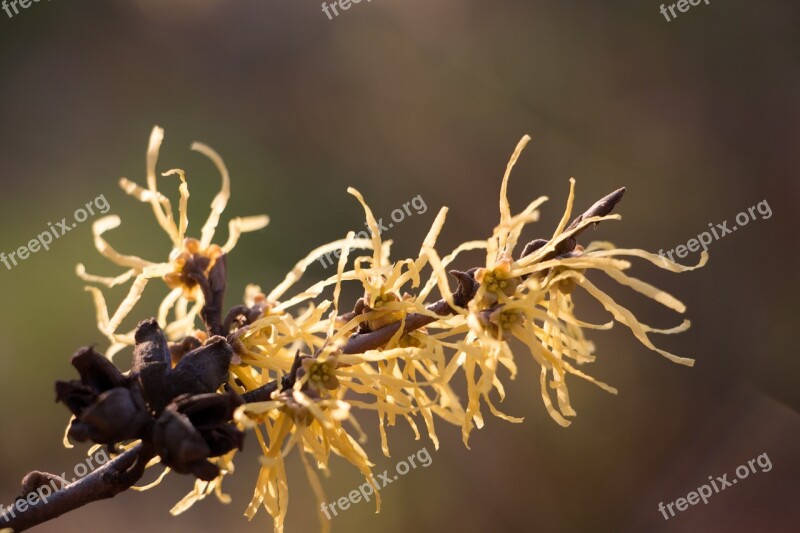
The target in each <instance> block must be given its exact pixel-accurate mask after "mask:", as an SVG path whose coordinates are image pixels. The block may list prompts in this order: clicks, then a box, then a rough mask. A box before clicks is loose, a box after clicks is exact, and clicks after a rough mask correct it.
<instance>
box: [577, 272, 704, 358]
mask: <svg viewBox="0 0 800 533" xmlns="http://www.w3.org/2000/svg"><path fill="white" fill-rule="evenodd" d="M578 283H579V284H580V286H581V287H583V288H584V289H586V292H588V293H589V294H591V295H592V296H593V297H594V298H595V299H596V300H597V301H598V302H600V304H601V305H602V306H603V307H605V308H606V310H607V311H608V312H609V313H611V314H612V315H613V316H614V318H615V319H616V320H617V321H619V322H621V323H623V324H625V325H626V326H628V328H630V330H631V332H632V333H633V335H634V336H635V337H636V338H637V339H639V342H641V343H642V344H644V345H645V346H647V347H648V348H650V349H651V350H653V351H654V352H658V353H660V354H661V355H663V356H664V357H666V358H667V359H669V360H670V361H672V362H674V363H678V364H681V365H686V366H693V365H694V359H690V358H687V357H679V356H677V355H674V354H671V353H669V352H667V351H665V350H661V349H659V348H656V347H655V346H654V345H653V343H652V342H651V341H650V338H649V337H648V336H647V332H646V331H645V329H644V328H643V327H642V324H640V323H639V321H638V320H637V319H636V317H635V316H634V315H633V313H631V312H630V311H628V310H627V309H625V308H624V307H622V306H621V305H619V304H617V303H616V302H615V301H614V300H613V299H612V298H611V297H610V296H609V295H607V294H606V293H604V292H603V291H601V290H600V289H598V288H597V287H595V286H594V285H593V284H592V283H591V282H590V281H589V280H587V279H585V278H584V279H581V280H580V281H579V282H578Z"/></svg>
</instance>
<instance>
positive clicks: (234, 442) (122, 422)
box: [56, 319, 244, 481]
mask: <svg viewBox="0 0 800 533" xmlns="http://www.w3.org/2000/svg"><path fill="white" fill-rule="evenodd" d="M232 356H233V350H232V349H231V348H230V346H228V343H227V342H226V341H225V339H224V338H222V337H211V338H210V339H209V340H208V341H207V342H206V343H205V344H204V345H202V346H199V347H197V348H195V349H194V350H191V351H189V352H188V353H186V354H185V355H183V356H182V357H181V358H180V360H179V361H178V362H177V364H176V365H175V366H174V367H173V366H172V355H171V353H170V350H169V346H168V344H167V339H166V337H165V336H164V333H163V331H162V330H161V328H160V327H159V325H158V323H157V322H156V321H155V320H153V319H150V320H145V321H144V322H142V323H141V324H139V326H138V328H137V330H136V348H135V350H134V360H133V368H132V369H131V371H130V373H129V375H127V376H125V375H123V374H122V372H120V370H119V369H118V368H117V367H116V366H115V365H114V364H113V363H112V362H111V361H109V360H108V359H107V358H106V357H105V356H103V355H101V354H99V353H97V352H96V351H95V350H94V349H92V348H83V349H82V350H80V351H79V352H78V353H76V354H75V355H74V356H73V357H72V365H73V366H74V367H75V368H76V369H77V370H78V373H79V374H80V380H73V381H59V382H57V383H56V399H57V401H59V402H62V403H64V404H65V405H66V406H67V407H68V408H69V410H70V411H72V414H73V415H74V416H75V418H74V420H73V421H72V425H71V426H70V428H69V437H70V438H71V439H73V440H75V441H78V442H85V441H92V442H95V443H98V444H105V445H107V446H109V447H112V449H113V451H116V450H115V449H114V448H115V447H116V446H117V445H118V444H120V443H123V442H126V441H131V440H141V441H142V443H143V447H144V448H145V449H150V450H152V452H151V454H155V455H158V456H159V457H160V458H161V462H162V464H164V465H165V466H168V467H170V468H171V469H172V470H174V471H176V472H179V473H184V474H189V473H191V474H194V475H195V476H197V477H198V478H200V479H202V480H205V481H210V480H212V479H214V478H216V477H217V476H218V475H219V473H220V472H219V467H218V466H217V465H215V464H213V463H211V462H210V461H209V460H208V459H209V458H212V457H218V456H220V455H224V454H226V453H228V452H229V451H231V450H233V449H235V448H238V449H241V448H242V442H243V438H244V434H243V433H242V432H241V431H240V430H239V429H238V428H236V426H235V425H234V424H233V423H231V419H232V417H233V412H234V411H235V409H236V408H237V407H238V406H239V405H241V404H242V400H241V398H240V397H239V396H238V395H237V394H236V393H234V392H227V393H225V394H219V393H217V392H216V391H217V390H218V389H219V388H220V387H221V386H222V384H223V383H225V382H226V381H227V379H228V366H229V365H230V362H231V358H232ZM151 454H150V455H151Z"/></svg>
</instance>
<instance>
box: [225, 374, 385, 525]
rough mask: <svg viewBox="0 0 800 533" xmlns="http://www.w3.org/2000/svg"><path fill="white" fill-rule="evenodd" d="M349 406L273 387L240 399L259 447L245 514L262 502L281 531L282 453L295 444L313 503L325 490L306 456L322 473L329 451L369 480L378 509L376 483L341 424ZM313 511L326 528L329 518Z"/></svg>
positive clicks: (284, 502) (285, 495) (322, 499)
mask: <svg viewBox="0 0 800 533" xmlns="http://www.w3.org/2000/svg"><path fill="white" fill-rule="evenodd" d="M349 410H350V406H349V405H348V404H347V403H345V402H342V401H340V400H335V399H327V400H326V399H319V398H313V397H310V396H308V395H307V394H305V393H304V392H301V391H300V390H297V389H293V390H289V391H284V392H282V393H276V395H275V399H273V400H270V401H267V402H259V403H251V404H246V405H243V406H242V407H241V408H240V411H239V413H238V415H237V417H238V420H239V421H240V422H241V423H243V424H244V425H247V426H251V427H253V428H254V429H255V432H256V436H257V437H258V441H259V444H260V445H261V449H262V452H263V457H262V461H261V463H262V465H261V471H260V473H259V476H258V482H257V484H256V489H255V493H254V495H253V499H252V501H251V502H250V506H249V507H248V508H247V511H246V512H245V515H246V516H247V517H248V518H250V519H252V518H253V517H254V516H255V514H256V512H258V509H259V507H261V506H262V505H263V506H264V508H265V509H266V510H267V512H268V513H269V514H270V515H271V516H272V518H273V520H274V522H275V533H281V532H283V530H284V520H285V518H286V511H287V503H288V482H287V478H286V467H285V463H284V459H285V458H286V456H287V455H288V454H289V453H290V452H291V451H292V450H293V449H294V448H295V447H297V448H299V453H300V458H301V460H302V462H303V465H304V467H305V471H306V475H307V476H308V479H309V482H310V484H311V487H312V488H313V490H314V495H315V497H316V499H317V509H321V506H322V504H323V503H324V502H325V495H324V492H323V490H322V484H321V482H320V480H319V476H318V475H317V472H316V470H315V469H314V468H313V466H312V465H311V463H309V461H308V457H307V456H311V457H312V458H313V459H314V461H315V464H314V466H316V469H317V470H320V471H322V472H323V473H325V474H327V472H328V461H329V459H330V455H331V452H333V453H335V454H336V455H339V456H341V457H344V458H345V459H346V460H347V461H349V462H350V463H351V464H352V465H353V466H355V467H356V468H358V470H359V471H360V472H361V473H362V474H363V475H364V478H365V479H366V480H367V482H369V483H371V484H372V485H373V488H374V489H375V495H376V500H375V504H376V508H377V510H378V511H379V510H380V493H379V490H378V489H379V488H378V486H377V484H376V483H375V482H374V480H373V476H372V469H371V467H372V466H374V465H373V464H372V463H371V462H370V461H369V458H368V457H367V454H366V452H365V451H364V450H363V448H361V446H360V445H359V444H358V442H357V441H356V439H354V438H353V437H352V436H351V435H350V434H349V433H348V432H347V431H346V430H345V428H344V426H343V424H342V423H343V422H344V421H346V420H350V421H351V422H353V423H354V424H355V420H354V419H352V418H350V414H349ZM262 426H263V427H262ZM356 427H357V426H356ZM359 431H360V429H359ZM317 513H318V515H319V519H320V524H321V531H323V532H327V531H330V522H329V520H328V519H327V518H326V517H325V516H324V515H323V514H322V511H321V510H318V511H317Z"/></svg>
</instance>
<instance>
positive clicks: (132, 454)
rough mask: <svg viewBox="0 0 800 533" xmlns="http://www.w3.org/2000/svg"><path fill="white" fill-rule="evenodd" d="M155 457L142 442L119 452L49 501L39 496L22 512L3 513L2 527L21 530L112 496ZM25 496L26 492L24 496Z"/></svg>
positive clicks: (134, 477)
mask: <svg viewBox="0 0 800 533" xmlns="http://www.w3.org/2000/svg"><path fill="white" fill-rule="evenodd" d="M148 456H149V457H148ZM152 457H153V455H152V452H149V451H147V450H144V448H143V447H142V445H141V444H139V445H137V446H135V447H134V448H131V449H130V450H128V451H126V452H123V453H122V454H120V455H118V456H117V457H115V458H114V459H112V460H110V461H109V462H108V463H106V464H104V465H103V466H101V467H100V468H98V469H97V470H95V471H94V472H92V473H91V474H88V475H87V476H85V477H83V478H81V479H79V480H78V481H75V482H74V483H71V484H70V485H67V486H66V487H64V488H62V489H61V490H59V491H57V492H54V493H53V494H52V495H51V496H50V497H48V498H47V500H46V501H45V500H42V499H39V501H38V502H37V503H35V504H34V505H27V508H26V509H24V510H23V511H19V510H18V508H16V509H15V508H12V509H9V510H8V511H7V512H6V513H5V514H2V513H0V529H2V528H11V529H13V530H14V532H15V533H18V532H20V531H25V530H26V529H30V528H32V527H34V526H37V525H39V524H42V523H44V522H47V521H48V520H52V519H54V518H56V517H59V516H61V515H63V514H64V513H68V512H70V511H74V510H75V509H78V508H79V507H83V506H84V505H86V504H88V503H91V502H94V501H97V500H103V499H107V498H113V497H114V496H116V495H117V494H119V493H120V492H123V491H125V490H128V489H129V488H131V487H132V486H133V484H134V483H136V482H137V481H139V479H140V478H141V477H142V474H143V473H144V467H145V465H146V464H147V462H148V461H149V460H150V459H151V458H152ZM27 477H28V476H26V478H27ZM25 496H26V495H23V496H22V497H21V498H24V497H25ZM12 513H13V514H12Z"/></svg>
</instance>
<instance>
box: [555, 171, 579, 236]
mask: <svg viewBox="0 0 800 533" xmlns="http://www.w3.org/2000/svg"><path fill="white" fill-rule="evenodd" d="M574 202H575V178H570V179H569V196H568V197H567V207H566V209H564V215H563V216H562V217H561V221H560V222H559V223H558V227H556V230H555V231H554V232H553V239H555V238H556V237H558V236H559V235H560V234H561V232H562V231H564V228H566V227H567V224H569V220H570V219H571V218H572V206H573V203H574Z"/></svg>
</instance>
